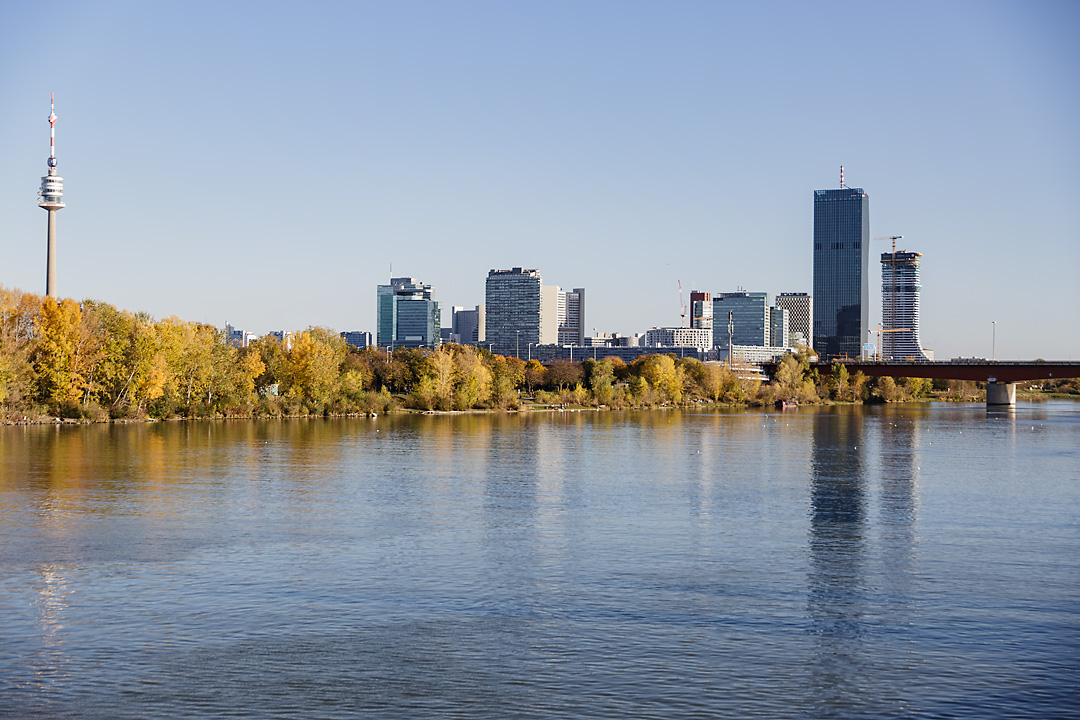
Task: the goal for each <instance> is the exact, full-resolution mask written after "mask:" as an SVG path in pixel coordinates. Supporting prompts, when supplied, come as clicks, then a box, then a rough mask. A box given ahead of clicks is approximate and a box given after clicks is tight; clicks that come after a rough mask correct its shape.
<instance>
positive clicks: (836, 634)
mask: <svg viewBox="0 0 1080 720" xmlns="http://www.w3.org/2000/svg"><path fill="white" fill-rule="evenodd" d="M863 422H864V419H863V418H862V417H861V416H860V415H859V414H856V413H848V412H844V411H843V409H841V410H840V411H838V412H837V413H836V414H822V415H819V416H817V417H815V418H814V421H813V423H814V425H813V433H812V444H811V473H812V474H811V488H810V508H809V510H810V538H809V548H810V562H809V567H808V573H809V578H808V595H807V611H808V612H807V614H808V616H809V621H810V628H811V631H812V632H813V634H814V636H815V638H816V639H815V642H816V644H817V648H816V653H815V655H816V660H817V661H816V662H815V663H814V667H813V668H812V669H811V682H812V683H813V685H814V686H815V687H814V690H815V692H816V693H817V696H818V697H819V698H821V702H822V703H823V704H824V705H825V706H827V707H830V708H840V707H844V706H847V705H848V704H849V703H851V702H852V701H854V699H855V697H856V695H857V692H858V688H857V677H858V674H859V673H858V672H857V669H858V666H859V665H860V664H861V657H862V655H863V654H864V653H865V650H864V649H863V648H862V647H861V638H860V636H861V634H862V629H863V628H862V623H863V612H864V598H863V593H864V592H865V584H864V573H865V568H864V564H865V562H866V557H865V555H866V540H867V538H866V534H867V508H866V494H867V490H866V480H865V473H866V468H865V465H864V461H863V458H864V455H865V454H866V450H867V449H866V447H865V443H864V440H863V432H864V428H863Z"/></svg>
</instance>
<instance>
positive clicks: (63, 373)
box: [33, 296, 82, 411]
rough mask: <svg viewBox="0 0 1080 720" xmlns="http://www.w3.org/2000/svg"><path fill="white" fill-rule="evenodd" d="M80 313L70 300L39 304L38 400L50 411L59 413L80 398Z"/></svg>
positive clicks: (48, 299)
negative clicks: (78, 360)
mask: <svg viewBox="0 0 1080 720" xmlns="http://www.w3.org/2000/svg"><path fill="white" fill-rule="evenodd" d="M81 323H82V310H81V308H80V307H79V304H78V303H77V302H75V301H74V300H72V299H70V298H65V299H64V300H62V301H59V302H58V301H57V300H56V298H54V297H51V296H49V297H46V298H45V299H44V300H42V302H41V317H40V322H39V324H38V330H37V336H36V337H35V343H34V349H33V365H34V371H35V374H36V376H37V383H38V397H39V398H40V399H41V401H42V402H43V403H45V404H46V405H48V406H49V407H50V409H52V410H54V411H59V410H60V409H62V408H64V407H65V406H69V405H71V404H73V403H75V402H77V401H78V399H79V389H78V388H79V387H80V386H81V385H82V378H81V376H80V375H79V374H78V371H79V368H78V362H77V359H78V345H79V342H78V341H79V326H80V325H81Z"/></svg>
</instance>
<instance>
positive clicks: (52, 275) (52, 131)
mask: <svg viewBox="0 0 1080 720" xmlns="http://www.w3.org/2000/svg"><path fill="white" fill-rule="evenodd" d="M38 196H39V198H40V199H39V200H38V207H39V208H42V209H44V210H48V211H49V239H48V243H49V244H48V255H47V256H46V259H45V264H46V267H45V296H46V297H53V298H55V297H56V211H57V210H61V209H63V207H64V200H63V198H64V178H62V177H60V176H59V175H57V174H56V97H55V95H54V94H53V93H49V174H48V175H46V176H45V177H43V178H41V190H40V191H39V192H38Z"/></svg>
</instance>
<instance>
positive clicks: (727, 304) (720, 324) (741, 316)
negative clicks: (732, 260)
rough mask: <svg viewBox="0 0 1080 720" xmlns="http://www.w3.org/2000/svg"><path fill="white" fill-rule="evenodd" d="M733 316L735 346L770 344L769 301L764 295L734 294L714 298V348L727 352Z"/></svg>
mask: <svg viewBox="0 0 1080 720" xmlns="http://www.w3.org/2000/svg"><path fill="white" fill-rule="evenodd" d="M729 312H730V313H731V322H732V329H733V333H732V335H731V344H732V345H755V346H759V347H760V346H765V345H769V344H770V337H769V331H770V330H771V318H770V312H769V298H768V296H767V295H766V294H765V293H763V292H730V293H719V294H718V295H713V300H712V319H713V323H712V331H713V345H716V346H717V347H719V348H723V349H725V350H726V349H727V346H728V313H729Z"/></svg>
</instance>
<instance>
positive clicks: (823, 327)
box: [813, 172, 870, 360]
mask: <svg viewBox="0 0 1080 720" xmlns="http://www.w3.org/2000/svg"><path fill="white" fill-rule="evenodd" d="M840 185H841V187H840V189H839V190H815V191H814V327H813V332H814V350H816V351H817V353H818V355H819V356H820V357H821V359H822V360H829V359H832V358H837V357H845V356H846V357H851V358H858V357H860V356H861V355H862V347H863V344H864V343H865V342H866V334H867V331H868V330H869V308H870V296H869V286H868V284H867V283H868V278H869V272H870V196H869V195H867V194H866V193H865V192H863V190H862V188H845V187H843V173H842V172H841V181H840Z"/></svg>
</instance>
